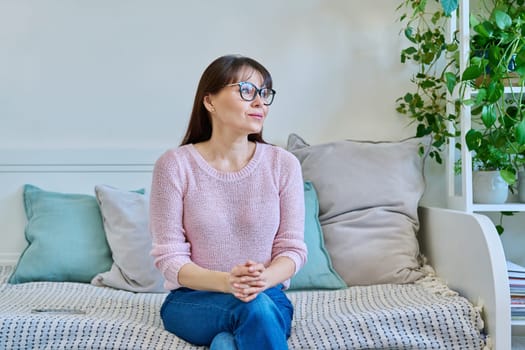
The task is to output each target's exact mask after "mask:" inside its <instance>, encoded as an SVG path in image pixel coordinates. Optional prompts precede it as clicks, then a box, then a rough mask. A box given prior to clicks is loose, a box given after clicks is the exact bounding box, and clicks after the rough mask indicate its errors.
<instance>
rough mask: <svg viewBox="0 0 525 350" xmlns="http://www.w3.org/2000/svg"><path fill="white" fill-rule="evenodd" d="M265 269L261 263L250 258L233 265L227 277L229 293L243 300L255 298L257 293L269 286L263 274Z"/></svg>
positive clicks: (247, 300)
mask: <svg viewBox="0 0 525 350" xmlns="http://www.w3.org/2000/svg"><path fill="white" fill-rule="evenodd" d="M265 270H266V267H265V266H264V265H263V264H261V263H256V262H255V261H252V260H248V261H246V262H245V263H244V264H239V265H235V266H234V267H233V268H232V270H231V271H230V277H229V284H230V289H231V293H232V294H233V295H234V296H235V297H236V298H238V299H239V300H241V301H244V302H249V301H252V300H253V299H255V298H256V297H257V295H258V294H259V293H261V292H263V291H264V290H265V289H267V288H268V287H269V286H267V280H266V276H265V274H264V271H265Z"/></svg>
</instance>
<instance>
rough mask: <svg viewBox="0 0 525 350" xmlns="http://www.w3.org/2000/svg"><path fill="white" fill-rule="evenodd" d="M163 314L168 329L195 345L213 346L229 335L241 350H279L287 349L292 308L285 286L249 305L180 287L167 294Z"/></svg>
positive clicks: (161, 312) (273, 290)
mask: <svg viewBox="0 0 525 350" xmlns="http://www.w3.org/2000/svg"><path fill="white" fill-rule="evenodd" d="M160 314H161V318H162V322H163V323H164V327H165V328H166V330H168V331H170V332H172V333H174V334H175V335H177V336H178V337H180V338H182V339H184V340H186V341H187V342H190V343H192V344H195V345H206V346H210V344H211V343H212V341H213V339H214V337H215V336H216V335H217V334H219V333H222V332H227V333H231V334H233V338H234V339H235V343H236V345H237V349H239V350H244V349H249V350H254V349H274V350H278V349H288V346H287V343H286V339H287V338H288V337H289V336H290V331H291V324H292V317H293V306H292V303H291V302H290V300H289V299H288V297H287V296H286V294H285V293H284V292H283V291H282V285H279V286H276V287H273V288H270V289H267V290H266V291H264V292H263V293H261V294H259V295H258V296H257V298H255V299H254V300H252V301H250V302H248V303H245V302H243V301H240V300H239V299H237V298H235V297H234V296H233V295H231V294H227V293H217V292H206V291H197V290H193V289H189V288H179V289H176V290H173V291H171V293H170V294H168V296H167V297H166V300H165V301H164V303H163V304H162V308H161V310H160ZM220 340H222V341H227V339H226V337H225V338H223V339H218V342H219V341H220Z"/></svg>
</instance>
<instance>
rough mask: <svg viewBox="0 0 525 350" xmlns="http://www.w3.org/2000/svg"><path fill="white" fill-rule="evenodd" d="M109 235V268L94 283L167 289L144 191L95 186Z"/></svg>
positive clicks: (141, 289) (135, 289)
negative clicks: (154, 246) (153, 245)
mask: <svg viewBox="0 0 525 350" xmlns="http://www.w3.org/2000/svg"><path fill="white" fill-rule="evenodd" d="M95 194H96V198H97V201H98V204H99V207H100V212H101V213H102V219H103V223H104V230H105V231H106V238H107V241H108V244H109V247H110V248H111V252H112V254H113V265H112V266H111V269H110V270H109V271H106V272H103V273H99V274H98V275H96V276H95V277H94V278H93V279H92V281H91V283H92V284H94V285H99V286H108V287H112V288H116V289H124V290H128V291H132V292H158V293H161V292H165V291H166V290H165V289H164V288H163V283H164V279H163V278H162V275H161V274H160V272H159V271H158V270H157V269H156V268H155V265H154V263H153V257H152V256H151V255H150V251H151V236H150V233H149V227H148V217H149V201H148V196H146V195H145V194H144V193H143V191H142V193H140V192H139V191H126V190H121V189H117V188H114V187H111V186H108V185H97V186H95Z"/></svg>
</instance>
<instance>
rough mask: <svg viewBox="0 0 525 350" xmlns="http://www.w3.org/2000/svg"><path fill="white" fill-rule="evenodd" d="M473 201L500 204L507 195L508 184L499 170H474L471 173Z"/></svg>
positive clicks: (504, 200) (505, 199)
mask: <svg viewBox="0 0 525 350" xmlns="http://www.w3.org/2000/svg"><path fill="white" fill-rule="evenodd" d="M472 191H473V194H472V195H473V199H474V203H480V204H502V203H505V202H506V201H507V198H508V196H509V186H508V184H507V183H506V182H505V180H503V178H502V177H501V175H500V173H499V171H497V170H495V171H475V172H473V173H472Z"/></svg>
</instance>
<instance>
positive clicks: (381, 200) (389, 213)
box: [287, 134, 425, 286]
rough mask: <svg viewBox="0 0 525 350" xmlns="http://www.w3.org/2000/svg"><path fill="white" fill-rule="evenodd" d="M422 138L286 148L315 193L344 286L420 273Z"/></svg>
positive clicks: (405, 279) (297, 143)
mask: <svg viewBox="0 0 525 350" xmlns="http://www.w3.org/2000/svg"><path fill="white" fill-rule="evenodd" d="M420 144H421V139H408V140H404V141H401V142H366V141H351V140H345V141H339V142H331V143H325V144H319V145H313V146H311V145H309V144H308V143H307V142H305V141H304V140H303V139H302V138H301V137H299V136H298V135H296V134H291V135H290V136H289V138H288V145H287V148H288V150H289V151H291V152H292V153H293V154H295V156H296V157H297V158H298V159H299V161H300V162H301V166H302V170H303V177H304V180H305V181H311V182H313V184H314V186H315V188H316V189H317V192H318V197H319V219H320V222H321V226H322V229H323V234H324V238H325V243H326V248H327V250H328V252H329V254H330V256H331V258H332V263H333V265H334V268H335V269H336V271H337V272H338V273H339V274H340V275H341V277H342V278H343V279H344V280H345V282H346V283H347V284H348V285H349V286H350V285H371V284H379V283H409V282H413V281H415V280H417V279H419V278H420V277H422V276H423V272H421V271H420V266H421V263H420V259H419V247H418V242H417V239H416V232H417V230H418V228H419V221H418V216H417V207H418V204H419V200H420V199H421V196H422V195H423V191H424V187H425V186H424V178H423V158H422V157H421V156H420V155H419V154H418V148H419V147H420Z"/></svg>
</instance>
